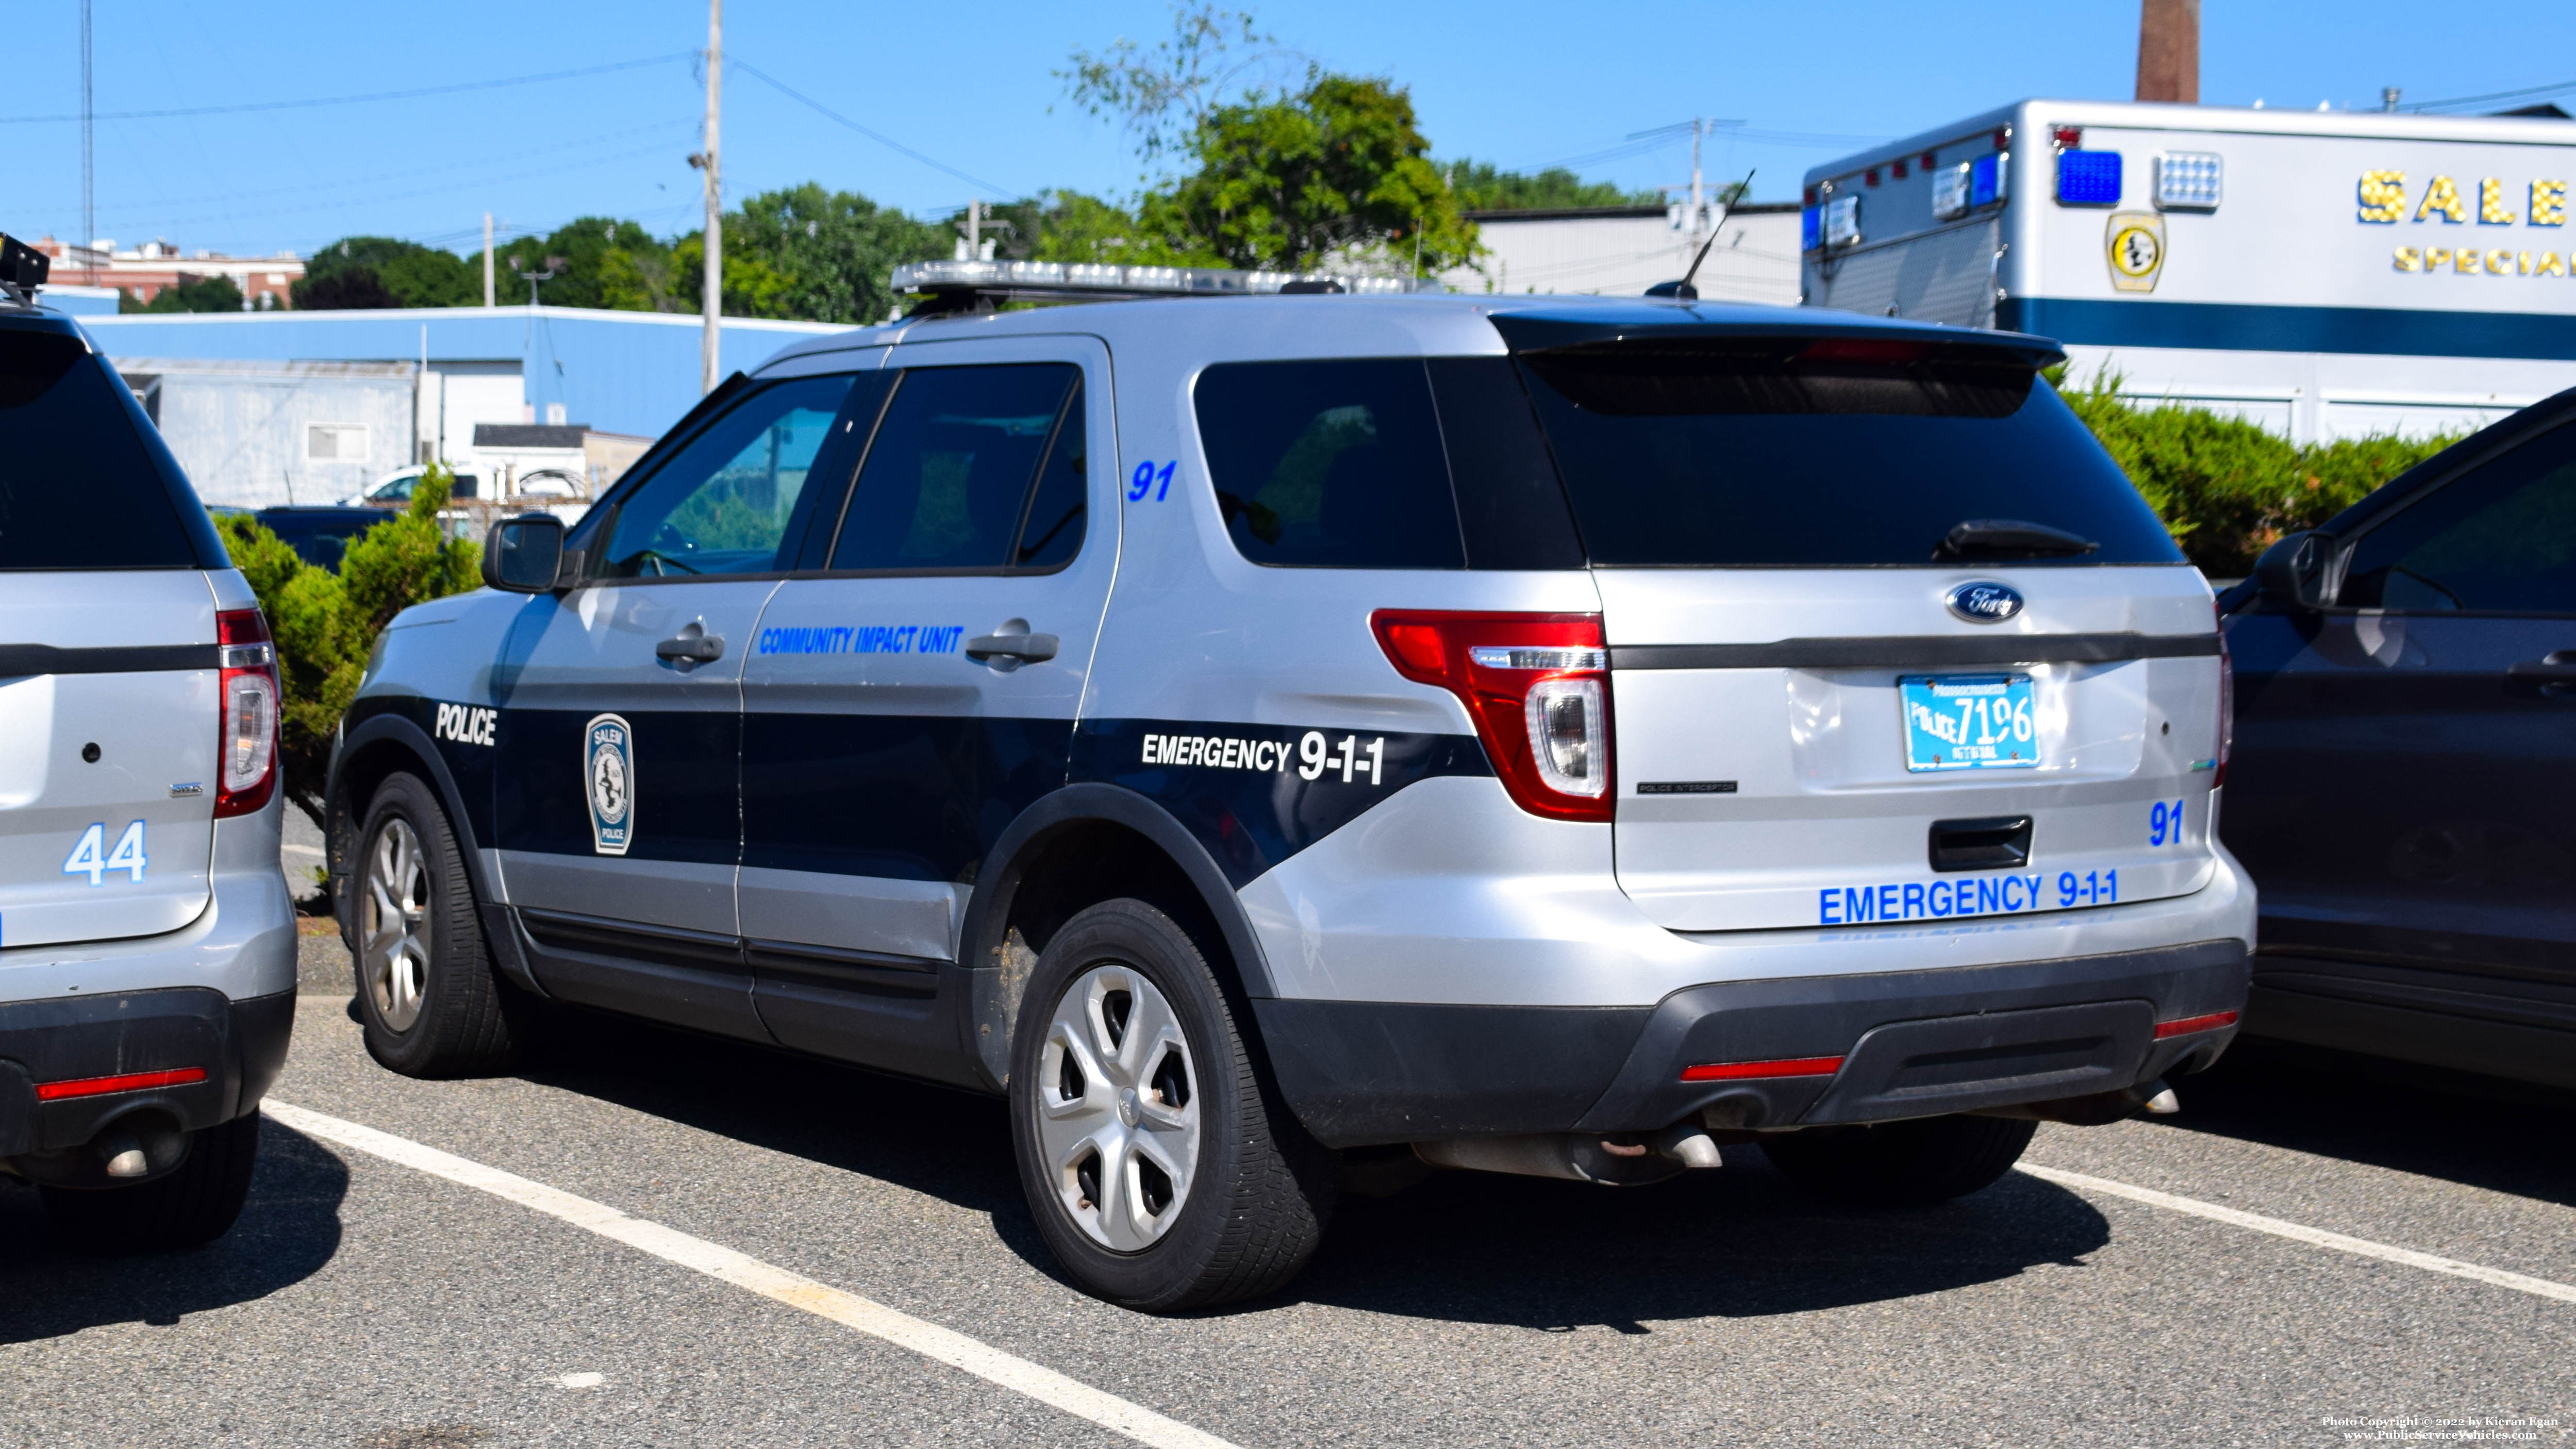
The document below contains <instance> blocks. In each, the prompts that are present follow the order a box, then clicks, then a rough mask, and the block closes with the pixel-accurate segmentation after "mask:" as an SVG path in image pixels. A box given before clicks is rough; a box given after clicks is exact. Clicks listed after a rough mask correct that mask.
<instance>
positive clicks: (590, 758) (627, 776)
mask: <svg viewBox="0 0 2576 1449" xmlns="http://www.w3.org/2000/svg"><path fill="white" fill-rule="evenodd" d="M581 778H582V782H583V785H584V787H585V790H586V792H587V793H588V794H589V796H590V848H591V849H592V850H593V851H595V852H597V853H598V854H601V855H624V854H625V853H626V846H627V843H628V842H629V841H631V840H632V839H634V836H635V730H634V727H633V726H631V725H629V724H628V723H627V722H626V721H625V720H624V719H623V718H621V717H619V716H617V715H613V714H603V715H600V716H598V717H597V718H595V719H593V720H592V721H591V722H590V723H589V724H587V725H585V726H583V727H582V731H581Z"/></svg>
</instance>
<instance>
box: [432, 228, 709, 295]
mask: <svg viewBox="0 0 2576 1449" xmlns="http://www.w3.org/2000/svg"><path fill="white" fill-rule="evenodd" d="M670 255H671V246H670V244H669V243H668V242H664V241H661V240H659V239H658V238H656V237H655V236H654V235H653V234H652V233H651V232H649V231H646V230H645V229H644V226H643V223H641V222H634V221H621V220H619V219H618V218H616V217H611V216H585V217H581V218H579V219H577V220H575V221H571V222H567V223H566V224H564V225H563V226H560V227H557V228H555V230H554V232H553V233H552V234H551V235H548V236H543V237H534V236H530V237H521V238H520V239H519V240H517V241H514V242H510V243H508V244H507V245H505V246H501V247H496V248H495V249H494V255H493V266H492V270H493V285H494V290H495V291H496V292H497V293H498V294H499V295H498V298H497V300H499V301H501V302H505V303H508V302H525V301H527V300H528V283H527V282H526V280H525V279H523V278H521V277H520V276H519V275H518V274H519V273H521V272H542V271H544V270H546V268H547V267H548V265H550V264H554V265H557V266H559V268H560V270H559V271H558V273H557V275H556V276H555V277H553V278H552V279H551V280H548V281H544V282H540V283H538V284H537V300H538V301H540V302H542V303H544V304H545V305H547V306H549V307H618V306H620V305H621V303H625V304H632V303H633V302H635V301H636V300H637V299H638V298H639V297H640V298H642V299H643V300H647V301H652V302H655V303H656V305H652V306H636V305H627V306H626V310H628V311H644V312H661V311H677V310H680V309H679V308H677V307H674V306H669V305H661V304H662V303H665V302H667V301H669V300H670V297H669V294H668V292H667V291H665V292H663V293H660V294H658V295H657V294H656V293H655V292H654V291H653V289H652V287H651V286H650V284H649V283H648V284H645V285H643V286H642V287H641V288H640V289H639V288H638V287H637V285H636V284H637V283H638V282H639V281H641V280H642V279H643V278H644V277H645V276H647V275H648V274H650V273H651V272H653V271H657V270H666V269H667V268H668V267H669V265H670ZM477 286H478V287H479V286H480V282H479V280H478V282H477Z"/></svg>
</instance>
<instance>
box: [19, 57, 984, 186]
mask: <svg viewBox="0 0 2576 1449" xmlns="http://www.w3.org/2000/svg"><path fill="white" fill-rule="evenodd" d="M696 57H697V52H696V51H694V50H680V51H673V52H672V53H671V54H669V55H652V56H646V57H645V58H644V59H642V60H621V61H616V62H613V63H611V64H608V65H589V66H583V67H581V68H580V69H578V70H557V71H548V72H546V73H545V74H543V75H520V76H509V77H507V78H504V79H501V80H488V81H459V82H457V83H455V84H453V85H443V86H417V87H414V88H413V89H411V90H407V91H372V92H369V93H367V94H364V95H354V96H316V97H314V98H312V99H310V100H301V101H243V102H240V103H238V104H235V105H229V106H176V107H171V108H168V109H165V110H157V111H100V112H97V113H96V115H95V119H97V120H101V121H158V120H167V119H170V118H173V117H178V116H228V115H237V114H240V113H242V112H245V111H297V110H309V109H311V108H313V107H315V106H354V105H362V104H365V103H368V102H372V101H409V100H418V99H420V98H421V97H423V96H452V95H456V94H458V93H460V92H463V91H488V90H498V89H500V88H501V87H504V86H532V85H541V84H544V83H545V82H548V81H560V80H574V79H578V78H579V77H582V76H589V75H606V74H608V73H610V72H612V71H621V70H641V69H643V68H644V67H646V66H654V65H669V64H670V63H671V62H673V61H675V60H693V59H695V58H696ZM764 79H766V77H764ZM771 84H773V85H775V84H777V83H776V82H774V81H773V82H771ZM781 89H784V87H781ZM799 99H802V98H801V97H800V98H799ZM807 104H809V105H811V104H812V102H810V101H809V102H807ZM818 109H819V108H818ZM80 119H82V113H80V112H78V111H73V112H70V113H68V114H64V115H59V116H0V126H32V125H40V124H46V123H50V122H57V121H77V120H80ZM872 134H873V133H872ZM879 139H883V138H879ZM888 144H892V143H888ZM933 164H936V163H933ZM942 169H945V168H942Z"/></svg>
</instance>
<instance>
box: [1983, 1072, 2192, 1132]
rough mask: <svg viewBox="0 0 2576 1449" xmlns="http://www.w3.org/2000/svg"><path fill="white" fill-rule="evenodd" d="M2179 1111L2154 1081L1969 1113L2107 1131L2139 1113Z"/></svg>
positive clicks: (2162, 1085)
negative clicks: (2103, 1128)
mask: <svg viewBox="0 0 2576 1449" xmlns="http://www.w3.org/2000/svg"><path fill="white" fill-rule="evenodd" d="M2181 1110H2182V1098H2180V1097H2177V1096H2175V1095H2174V1089H2173V1088H2171V1087H2168V1086H2166V1085H2165V1079H2164V1078H2162V1077H2158V1078H2156V1079H2155V1080H2154V1081H2151V1082H2141V1083H2139V1084H2138V1085H2136V1086H2134V1087H2123V1088H2121V1089H2120V1090H2118V1091H2116V1092H2095V1093H2092V1094H2090V1095H2089V1096H2083V1097H2058V1098H2055V1099H2054V1100H2051V1101H2046V1102H2018V1103H2015V1104H2014V1105H2012V1106H2009V1107H1989V1108H1987V1109H1986V1110H1984V1111H1982V1112H1975V1113H1971V1114H1970V1115H1971V1116H1977V1117H2018V1118H2026V1119H2030V1120H2034V1121H2040V1122H2063V1123H2065V1124H2066V1125H2067V1126H2069V1127H2107V1126H2109V1125H2110V1124H2111V1123H2114V1122H2125V1121H2127V1120H2128V1119H2129V1118H2131V1117H2135V1116H2137V1115H2138V1114H2139V1113H2140V1112H2144V1113H2146V1114H2147V1115H2148V1116H2150V1117H2170V1116H2172V1115H2173V1114H2175V1113H2176V1112H2179V1111H2181Z"/></svg>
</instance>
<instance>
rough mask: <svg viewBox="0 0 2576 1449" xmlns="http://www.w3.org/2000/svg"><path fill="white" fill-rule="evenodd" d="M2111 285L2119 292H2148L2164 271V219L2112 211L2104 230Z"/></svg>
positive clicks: (2142, 212) (2156, 216) (2155, 215)
mask: <svg viewBox="0 0 2576 1449" xmlns="http://www.w3.org/2000/svg"><path fill="white" fill-rule="evenodd" d="M2108 235H2109V238H2110V254H2111V285H2112V287H2114V288H2115V289H2117V290H2119V291H2123V292H2152V291H2154V290H2155V289H2156V278H2157V276H2158V275H2159V274H2161V273H2162V272H2163V271H2164V269H2165V219H2164V218H2163V217H2162V216H2159V215H2157V214H2156V213H2154V212H2152V211H2115V212H2113V213H2111V221H2110V226H2109V230H2108Z"/></svg>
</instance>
